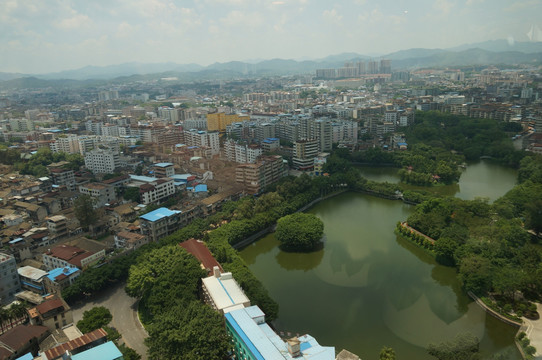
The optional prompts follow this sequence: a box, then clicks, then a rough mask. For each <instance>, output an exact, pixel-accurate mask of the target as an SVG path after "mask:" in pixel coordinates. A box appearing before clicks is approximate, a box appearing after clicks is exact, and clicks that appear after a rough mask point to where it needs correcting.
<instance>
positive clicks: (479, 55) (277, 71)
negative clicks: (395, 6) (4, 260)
mask: <svg viewBox="0 0 542 360" xmlns="http://www.w3.org/2000/svg"><path fill="white" fill-rule="evenodd" d="M372 58H374V57H370V56H365V55H361V54H357V53H343V54H338V55H331V56H328V57H325V58H322V59H316V60H304V61H296V60H285V59H272V60H261V61H259V60H252V61H246V62H243V61H230V62H226V63H214V64H211V65H209V66H201V65H198V64H176V63H172V62H167V63H157V64H146V63H138V62H130V63H124V64H118V65H109V66H85V67H83V68H80V69H75V70H66V71H61V72H56V73H49V74H19V73H2V72H0V89H13V88H24V87H37V88H42V87H49V86H52V87H59V86H60V87H70V86H79V85H80V86H84V85H85V84H87V85H91V84H92V83H99V82H102V81H110V80H115V82H117V81H119V82H122V81H133V80H136V79H141V80H145V79H159V78H163V77H177V78H179V80H181V81H192V80H196V79H213V78H216V79H228V78H234V77H239V76H247V75H254V76H264V75H291V74H303V73H314V71H315V70H316V69H321V68H339V67H341V66H343V65H344V63H345V62H346V61H358V60H363V61H367V60H370V59H372ZM379 58H386V59H391V60H392V68H393V69H416V68H422V67H443V66H468V65H491V64H518V63H523V64H525V63H527V64H540V63H542V42H513V41H507V40H494V41H486V42H482V43H476V44H466V45H461V46H458V47H455V48H450V49H409V50H401V51H397V52H394V53H391V54H387V55H383V56H381V57H379ZM379 58H375V59H379ZM90 80H93V81H90ZM99 80H101V81H99Z"/></svg>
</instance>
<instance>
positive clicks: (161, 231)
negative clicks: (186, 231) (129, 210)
mask: <svg viewBox="0 0 542 360" xmlns="http://www.w3.org/2000/svg"><path fill="white" fill-rule="evenodd" d="M139 221H140V227H141V233H142V234H143V235H145V236H147V237H148V239H149V240H150V241H158V240H159V239H161V238H163V237H164V236H168V235H170V234H172V233H173V232H175V231H177V230H179V229H180V227H181V211H179V210H169V209H168V208H165V207H162V208H159V209H156V210H154V211H151V212H149V213H146V214H144V215H141V216H140V217H139Z"/></svg>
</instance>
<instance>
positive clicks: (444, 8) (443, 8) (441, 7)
mask: <svg viewBox="0 0 542 360" xmlns="http://www.w3.org/2000/svg"><path fill="white" fill-rule="evenodd" d="M453 7H454V4H453V3H452V2H450V1H447V0H437V1H435V3H434V4H433V9H435V10H437V11H438V12H440V13H441V14H443V15H448V14H449V13H450V10H452V8H453Z"/></svg>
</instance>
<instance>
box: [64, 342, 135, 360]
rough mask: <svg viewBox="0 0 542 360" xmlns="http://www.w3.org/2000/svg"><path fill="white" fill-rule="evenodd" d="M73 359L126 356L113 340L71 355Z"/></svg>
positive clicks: (116, 359)
mask: <svg viewBox="0 0 542 360" xmlns="http://www.w3.org/2000/svg"><path fill="white" fill-rule="evenodd" d="M71 359H72V360H96V359H100V360H123V359H124V357H123V356H122V353H121V352H120V350H119V348H117V346H116V345H115V344H114V343H113V342H112V341H108V342H106V343H105V344H102V345H98V346H95V347H93V348H90V349H88V350H86V351H83V352H80V353H78V354H75V355H72V356H71Z"/></svg>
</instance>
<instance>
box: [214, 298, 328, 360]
mask: <svg viewBox="0 0 542 360" xmlns="http://www.w3.org/2000/svg"><path fill="white" fill-rule="evenodd" d="M224 316H225V318H226V330H227V331H228V333H229V335H230V336H231V338H232V342H233V345H234V352H235V355H236V358H237V359H247V360H281V359H284V360H293V359H304V360H334V359H335V348H334V347H329V346H321V345H320V344H318V342H317V341H316V339H315V338H313V337H312V336H310V335H303V336H299V337H294V338H291V339H289V340H287V341H286V342H285V341H283V340H282V339H281V338H280V337H279V336H278V335H277V334H276V333H275V332H274V331H273V329H271V327H269V325H267V323H266V322H265V314H264V313H263V311H262V310H261V309H260V308H259V307H258V306H251V307H248V308H242V309H238V310H233V311H230V312H228V313H226V314H225V315H224Z"/></svg>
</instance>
